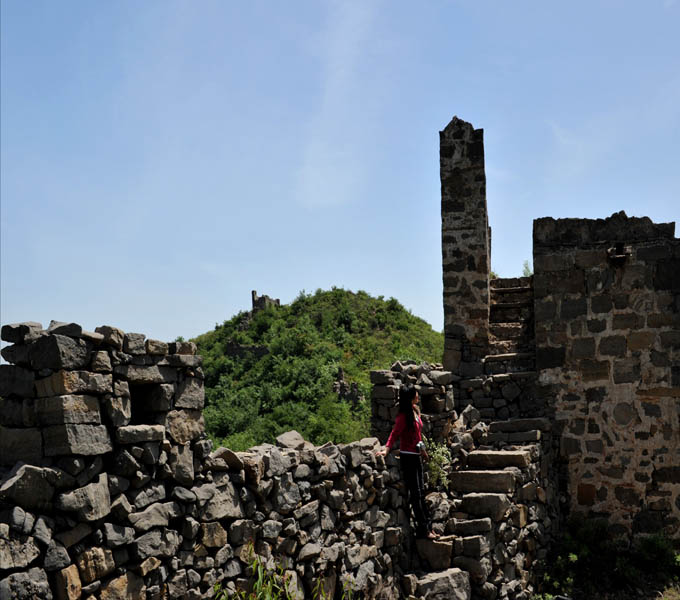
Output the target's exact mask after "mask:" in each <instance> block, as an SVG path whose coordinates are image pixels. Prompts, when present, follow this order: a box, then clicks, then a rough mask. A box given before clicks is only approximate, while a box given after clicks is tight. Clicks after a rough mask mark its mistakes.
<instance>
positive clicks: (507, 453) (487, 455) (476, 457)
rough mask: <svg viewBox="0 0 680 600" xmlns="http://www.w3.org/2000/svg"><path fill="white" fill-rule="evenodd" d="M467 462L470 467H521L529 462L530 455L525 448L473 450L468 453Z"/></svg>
mask: <svg viewBox="0 0 680 600" xmlns="http://www.w3.org/2000/svg"><path fill="white" fill-rule="evenodd" d="M467 464H468V467H470V468H472V469H505V467H518V468H520V469H523V468H526V467H528V466H529V465H530V464H531V456H530V455H529V453H528V452H527V451H525V450H475V451H473V452H470V454H469V455H468V458H467Z"/></svg>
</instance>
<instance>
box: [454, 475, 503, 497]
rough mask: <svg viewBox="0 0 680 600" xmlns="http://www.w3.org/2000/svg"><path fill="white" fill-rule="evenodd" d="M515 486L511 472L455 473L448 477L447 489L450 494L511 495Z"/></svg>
mask: <svg viewBox="0 0 680 600" xmlns="http://www.w3.org/2000/svg"><path fill="white" fill-rule="evenodd" d="M515 484H516V481H515V475H514V473H513V472H512V471H497V470H484V471H455V472H453V473H451V474H450V475H449V489H450V490H451V491H452V492H495V493H499V494H512V493H513V492H514V491H515Z"/></svg>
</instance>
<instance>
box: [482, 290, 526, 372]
mask: <svg viewBox="0 0 680 600" xmlns="http://www.w3.org/2000/svg"><path fill="white" fill-rule="evenodd" d="M490 284H491V287H490V304H489V351H490V354H489V355H488V356H486V357H484V359H483V363H484V373H485V374H486V375H496V374H501V373H526V372H532V371H534V370H535V368H536V348H535V341H534V288H533V283H532V278H531V277H514V278H509V279H492V280H491V282H490Z"/></svg>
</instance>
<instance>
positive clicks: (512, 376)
mask: <svg viewBox="0 0 680 600" xmlns="http://www.w3.org/2000/svg"><path fill="white" fill-rule="evenodd" d="M537 377H538V373H537V372H536V371H518V372H516V373H496V374H495V375H492V376H491V380H492V381H493V382H494V383H503V382H506V381H526V380H527V379H536V378H537Z"/></svg>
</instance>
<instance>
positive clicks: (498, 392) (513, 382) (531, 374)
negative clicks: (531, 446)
mask: <svg viewBox="0 0 680 600" xmlns="http://www.w3.org/2000/svg"><path fill="white" fill-rule="evenodd" d="M454 393H455V395H456V397H457V398H458V404H459V406H460V407H461V408H465V407H466V406H469V405H472V406H474V407H475V408H477V409H478V410H479V412H480V414H481V416H482V420H484V421H485V422H487V423H490V422H492V421H502V420H507V419H518V418H532V417H543V416H545V415H546V413H547V408H546V405H545V400H544V396H543V394H542V393H541V392H540V391H539V389H538V388H537V386H536V372H535V371H524V372H522V371H520V372H511V373H498V374H496V375H480V376H479V377H473V378H471V379H461V380H460V381H459V382H457V383H456V384H455V387H454Z"/></svg>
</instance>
